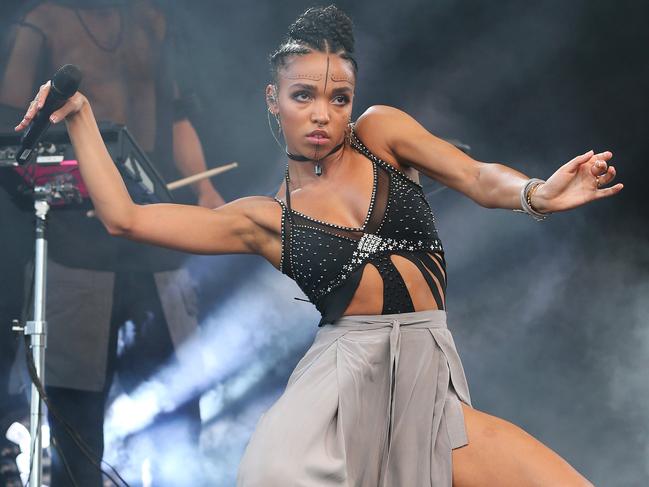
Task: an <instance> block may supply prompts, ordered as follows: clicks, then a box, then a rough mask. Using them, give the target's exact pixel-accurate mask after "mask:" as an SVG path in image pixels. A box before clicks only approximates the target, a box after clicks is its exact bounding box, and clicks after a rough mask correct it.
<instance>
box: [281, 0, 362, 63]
mask: <svg viewBox="0 0 649 487" xmlns="http://www.w3.org/2000/svg"><path fill="white" fill-rule="evenodd" d="M288 37H289V39H292V40H295V41H297V42H304V43H306V44H308V45H312V46H317V47H318V48H319V49H322V50H324V49H325V45H324V44H325V43H326V44H328V46H327V47H328V48H329V50H331V51H333V52H336V51H340V50H344V51H347V52H348V53H352V52H354V32H353V23H352V21H351V19H350V18H349V17H348V16H347V14H345V13H344V12H343V11H342V10H339V9H338V7H336V6H335V5H329V6H328V7H311V8H310V9H308V10H307V11H306V12H304V13H303V14H302V15H300V16H299V17H298V19H297V20H296V21H295V22H293V24H291V26H290V27H289V29H288Z"/></svg>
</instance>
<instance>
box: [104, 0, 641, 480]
mask: <svg viewBox="0 0 649 487" xmlns="http://www.w3.org/2000/svg"><path fill="white" fill-rule="evenodd" d="M168 3H170V4H171V2H168ZM310 5H311V3H310V2H300V1H296V0H291V1H285V2H261V1H259V0H257V1H252V0H242V1H240V2H236V3H230V4H227V5H224V4H221V3H219V4H214V2H207V1H205V0H202V1H199V0H194V1H191V2H177V3H176V2H175V3H173V5H170V6H169V8H172V9H173V10H174V12H175V15H174V18H175V19H176V20H177V21H178V25H177V28H178V31H179V34H180V35H181V36H182V38H183V41H184V43H185V44H184V45H185V49H186V50H185V56H184V57H183V64H182V65H181V68H182V70H183V73H184V83H185V84H186V86H188V87H189V88H192V89H194V90H195V91H196V92H197V93H198V95H199V97H200V99H201V102H202V111H201V112H200V113H198V114H196V115H195V117H194V120H193V121H194V123H195V125H196V126H197V129H198V131H199V134H200V135H201V138H202V141H203V143H204V146H205V150H206V154H207V156H208V164H210V165H212V166H216V165H218V164H222V163H225V162H229V161H232V160H236V161H238V162H239V163H240V167H239V169H237V171H234V172H230V173H227V174H225V175H223V176H222V177H221V178H220V179H217V180H216V184H217V186H218V187H219V189H221V190H222V192H223V194H224V195H225V196H226V198H228V199H233V198H236V197H240V196H245V195H249V194H272V193H273V192H274V191H275V189H276V187H277V185H278V183H279V181H280V179H281V175H282V170H283V164H284V159H283V158H282V154H281V151H280V150H279V148H278V147H277V146H276V145H275V142H274V140H273V139H272V137H271V135H270V133H269V131H268V126H267V121H266V107H265V104H264V96H263V90H264V87H265V84H266V83H267V81H268V79H269V75H268V68H267V62H266V59H267V55H268V54H269V53H270V52H271V51H272V50H273V49H274V48H275V47H276V46H277V45H278V44H279V42H280V41H281V39H282V36H283V35H284V33H285V31H286V27H287V26H288V24H289V23H290V22H292V21H293V20H294V18H295V17H296V16H297V15H298V14H299V13H301V12H302V11H303V10H304V9H305V8H306V7H308V6H310ZM338 5H339V6H340V7H342V8H343V9H345V10H346V11H347V12H348V13H349V14H350V15H351V16H352V18H353V19H354V21H355V23H356V37H357V58H358V61H359V64H360V77H359V82H358V87H357V93H356V100H355V109H354V114H355V116H358V115H360V114H361V113H362V112H363V111H364V109H365V108H366V107H367V106H370V105H372V104H389V105H394V106H397V107H399V108H401V109H403V110H405V111H407V112H408V113H410V114H412V115H413V116H415V118H417V119H418V120H419V121H420V122H421V123H422V124H423V125H425V126H426V127H427V128H428V129H429V130H431V131H432V132H433V133H435V134H436V135H439V136H441V137H447V138H455V139H459V140H461V141H462V142H465V143H467V144H469V145H470V146H471V147H472V149H473V152H472V155H473V156H474V157H475V158H476V159H479V160H483V161H501V162H504V163H506V164H508V165H511V166H513V167H515V168H517V169H519V170H521V171H522V172H524V173H526V174H528V175H530V176H537V177H542V178H545V177H548V176H549V175H550V174H551V173H552V171H554V169H556V168H557V167H558V166H559V165H560V164H562V163H564V162H565V161H567V160H569V159H571V158H572V157H574V156H575V155H577V154H580V153H583V152H585V151H586V150H588V149H590V148H594V149H596V150H603V149H610V150H612V151H613V152H614V154H615V157H614V164H615V165H616V168H617V169H618V174H619V178H620V180H621V181H623V182H624V183H625V186H626V187H625V189H624V191H623V192H622V194H621V195H620V196H618V197H616V198H614V199H611V200H605V201H599V202H596V203H594V204H592V205H590V206H589V207H586V208H581V209H578V210H576V211H572V212H569V213H565V214H558V215H553V216H552V217H550V218H549V219H548V220H547V221H544V222H541V223H537V222H534V221H531V220H530V219H529V218H526V217H525V216H523V215H520V214H514V213H512V212H506V211H503V210H486V209H483V208H480V207H478V206H476V205H475V204H473V203H472V202H471V201H469V200H468V199H466V198H465V197H463V196H461V195H459V194H457V193H455V192H453V191H450V190H443V191H439V192H436V193H435V194H434V195H433V196H431V198H430V202H431V205H432V207H433V209H434V210H435V212H436V215H437V221H438V229H439V232H440V236H441V238H442V240H443V242H444V246H445V249H446V254H447V262H448V267H449V289H448V292H449V295H448V313H449V324H450V328H451V330H452V331H453V334H454V337H455V340H456V343H457V346H458V349H459V352H460V355H461V357H462V358H463V362H464V366H465V370H466V373H467V377H468V380H469V385H470V387H471V395H472V399H473V402H474V406H475V407H477V408H478V409H481V410H485V411H487V412H489V413H491V414H495V415H497V416H500V417H503V418H505V419H508V420H510V421H512V422H514V423H516V424H518V425H520V426H522V427H523V428H524V429H526V430H527V431H529V432H530V433H531V434H533V435H534V436H536V437H537V438H539V439H540V440H541V441H543V442H544V443H546V444H547V445H548V446H550V447H551V448H553V449H554V450H556V451H557V452H558V453H560V454H561V455H562V456H564V457H565V458H566V459H567V460H568V461H569V462H570V463H572V464H573V465H574V466H575V467H576V468H577V469H578V470H580V471H581V472H582V473H583V474H584V475H586V476H587V477H588V478H589V479H590V480H591V481H592V482H593V483H594V484H595V485H601V486H611V487H626V486H641V485H647V484H648V483H649V408H647V406H646V405H647V404H648V403H649V385H648V384H647V381H646V378H645V377H646V371H647V370H649V301H648V299H647V296H648V293H649V280H648V277H649V245H648V237H649V232H648V231H647V223H648V222H647V213H646V212H647V204H646V189H645V188H646V181H649V178H647V175H648V174H647V173H648V172H649V171H648V170H647V161H646V150H645V149H646V147H645V145H646V142H645V141H646V134H647V124H646V113H649V110H648V108H649V107H647V101H648V97H646V95H645V91H646V86H647V80H648V79H649V76H647V74H648V73H647V71H648V69H649V63H647V62H646V49H647V46H648V45H649V42H648V41H649V39H648V29H647V28H646V26H645V25H644V24H645V23H646V19H647V18H648V15H647V14H648V13H649V12H647V10H648V8H647V5H646V4H641V3H640V2H631V1H626V2H625V1H621V2H616V3H613V2H607V1H605V0H590V1H587V0H575V1H572V2H564V1H558V0H547V1H540V2H534V3H530V2H518V1H514V0H500V1H496V2H481V1H477V0H439V1H436V2H428V1H424V0H404V1H401V2H388V1H384V0H376V1H373V2H349V1H344V2H338ZM189 265H190V268H191V269H192V270H193V271H194V275H195V276H196V277H197V279H198V280H199V282H200V284H201V289H202V293H203V299H202V303H203V320H202V323H203V326H202V331H201V334H200V335H199V336H198V337H196V339H195V340H193V341H191V342H189V343H188V344H187V346H186V348H184V349H183V351H182V352H181V353H180V361H179V365H177V366H174V367H171V366H170V367H168V368H166V369H164V370H163V371H162V372H161V374H160V376H159V377H158V378H157V379H156V380H154V381H152V382H151V383H147V384H143V385H142V387H141V388H140V389H139V390H138V391H136V392H135V393H134V394H133V395H132V396H130V397H128V398H127V397H126V396H119V397H118V398H117V400H116V401H115V402H114V403H113V405H112V408H111V409H110V411H109V419H108V421H107V423H106V434H107V442H108V444H107V456H108V458H109V460H110V459H114V460H116V461H117V466H118V468H122V467H123V468H124V469H126V472H127V474H128V475H130V477H129V476H127V478H142V477H147V475H150V474H149V473H147V465H148V464H147V463H146V462H144V464H142V463H139V464H134V465H131V464H129V462H128V457H129V456H131V455H132V457H133V458H145V459H147V458H153V457H158V458H163V459H164V461H165V462H166V463H167V464H168V466H169V468H168V472H167V474H168V475H171V476H173V475H175V476H176V478H177V484H178V485H188V483H192V485H198V481H199V476H200V475H199V474H198V473H197V472H199V471H200V472H203V474H204V478H203V479H202V480H204V481H205V482H206V483H208V484H209V485H211V486H216V487H227V486H231V485H233V483H234V476H235V474H236V469H237V465H238V462H239V459H240V457H241V453H242V452H243V449H244V447H245V444H246V442H247V441H248V438H249V436H250V433H251V431H252V430H253V428H254V426H255V423H256V421H257V420H258V418H259V416H260V414H261V413H262V412H263V411H264V410H265V409H266V408H268V407H269V406H270V405H271V404H272V402H273V401H274V400H275V399H276V398H277V396H278V395H279V394H280V393H281V392H282V390H283V388H284V385H285V384H286V380H287V378H288V376H289V374H290V372H291V370H292V368H293V367H294V366H295V364H296V363H297V360H298V359H299V357H300V356H301V355H302V353H304V351H305V350H306V348H307V347H308V346H309V343H310V340H311V337H312V336H313V334H314V333H315V331H316V329H315V325H316V323H317V319H318V317H317V314H316V313H315V311H314V309H313V308H312V307H311V306H310V305H308V304H305V303H302V302H298V301H295V300H293V297H294V296H300V294H299V290H298V289H297V288H296V287H295V286H294V285H293V284H292V283H290V282H289V281H288V280H287V279H286V278H285V277H284V276H281V275H280V274H279V273H277V272H275V271H273V270H272V268H271V267H270V266H269V265H268V264H267V263H265V262H262V261H261V259H258V258H254V257H248V256H235V257H216V258H212V257H210V258H206V257H197V258H194V259H192V260H191V261H190V264H189ZM192 394H200V395H201V396H202V401H201V410H202V416H203V421H204V430H203V434H202V453H201V456H200V458H196V459H195V461H196V462H197V463H191V462H189V463H184V464H182V465H179V463H180V462H179V461H177V459H178V457H179V456H181V455H179V454H178V452H179V451H180V452H182V451H183V446H182V438H176V437H174V436H173V434H172V433H173V432H172V433H170V434H169V435H168V436H167V440H166V441H164V442H161V443H158V444H154V445H152V444H146V443H143V444H139V445H135V444H129V445H128V448H129V449H128V451H126V453H124V450H123V449H124V444H125V443H124V441H125V439H126V438H128V437H130V436H131V435H133V434H135V433H137V432H138V431H139V430H141V429H143V428H147V427H148V425H150V424H151V421H152V420H153V419H154V417H155V415H156V414H157V413H159V412H164V411H165V410H168V409H173V407H175V406H176V405H179V404H182V402H183V401H184V400H186V399H187V398H188V397H189V396H191V395H192ZM125 405H126V406H127V411H128V412H127V413H124V412H121V411H123V409H120V408H122V407H124V406H125ZM134 411H137V412H138V414H137V415H135V414H134ZM138 449H139V450H141V451H139V452H138V451H136V450H138ZM185 457H186V456H185ZM174 458H175V459H176V460H174ZM143 474H146V475H143ZM154 482H155V479H154Z"/></svg>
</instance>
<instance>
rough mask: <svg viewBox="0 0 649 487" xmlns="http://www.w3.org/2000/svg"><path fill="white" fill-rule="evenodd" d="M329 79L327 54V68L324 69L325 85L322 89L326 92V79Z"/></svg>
mask: <svg viewBox="0 0 649 487" xmlns="http://www.w3.org/2000/svg"><path fill="white" fill-rule="evenodd" d="M328 79H329V56H327V69H326V70H325V85H324V91H325V93H326V92H327V80H328Z"/></svg>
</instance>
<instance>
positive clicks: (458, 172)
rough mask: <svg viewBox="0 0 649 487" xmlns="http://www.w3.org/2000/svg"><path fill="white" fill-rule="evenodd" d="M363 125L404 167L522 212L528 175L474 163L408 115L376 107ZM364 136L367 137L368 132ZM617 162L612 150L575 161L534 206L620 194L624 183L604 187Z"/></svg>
mask: <svg viewBox="0 0 649 487" xmlns="http://www.w3.org/2000/svg"><path fill="white" fill-rule="evenodd" d="M357 125H358V128H359V131H360V130H361V129H365V130H364V131H367V132H368V133H370V134H376V133H377V132H379V133H380V134H381V138H382V139H383V140H385V144H386V146H387V147H386V149H387V150H388V152H389V153H391V155H392V156H393V158H394V159H395V160H396V161H397V162H398V163H400V164H402V165H404V166H411V167H413V168H415V169H417V170H418V171H421V172H423V173H424V174H426V175H427V176H430V177H432V178H434V179H435V180H437V181H439V182H441V183H442V184H444V185H445V186H448V187H450V188H453V189H455V190H457V191H460V192H461V193H463V194H465V195H467V196H468V197H469V198H471V199H472V200H474V201H475V202H476V203H478V204H480V205H482V206H484V207H487V208H505V209H519V208H520V207H521V206H520V191H521V189H522V187H523V185H524V184H525V182H526V181H527V180H528V179H529V178H528V176H526V175H525V174H523V173H521V172H519V171H516V170H515V169H512V168H511V167H508V166H506V165H504V164H499V163H485V162H480V161H476V160H474V159H473V158H471V157H470V156H468V155H466V154H464V153H463V152H462V151H460V150H458V149H457V148H455V147H454V146H453V145H452V144H449V143H447V142H445V141H443V140H442V139H439V138H437V137H435V136H434V135H432V134H431V133H430V132H428V131H427V130H426V129H425V128H424V127H422V126H421V125H420V124H419V123H418V122H417V121H416V120H415V119H413V118H412V117H411V116H409V115H408V114H406V113H404V112H402V111H400V110H397V109H396V108H392V107H387V106H376V107H372V108H371V109H369V110H368V111H367V112H365V114H363V116H361V117H360V118H359V121H358V124H357ZM363 125H365V126H366V127H363ZM359 136H361V138H363V135H362V133H359ZM612 157H613V154H611V153H610V152H608V151H606V152H602V153H599V154H594V153H593V152H592V151H589V152H587V153H585V154H582V155H580V156H577V157H575V158H574V159H572V160H571V161H569V162H567V163H566V164H564V165H563V166H561V167H560V168H559V169H558V170H557V171H556V172H555V173H554V174H553V175H552V176H551V177H549V178H548V179H547V181H546V182H545V183H544V184H543V185H541V186H540V187H539V189H538V190H537V191H536V192H534V194H533V198H532V206H534V208H535V209H537V210H538V211H540V212H542V213H547V212H555V211H563V210H568V209H570V208H575V207H577V206H580V205H583V204H585V203H588V202H590V201H593V200H595V199H600V198H604V197H607V196H612V195H614V194H616V193H618V192H619V191H620V190H621V189H622V187H623V186H622V184H616V185H614V186H611V187H608V188H602V186H604V185H606V184H608V183H610V182H612V181H613V179H614V178H615V168H614V167H613V166H609V165H608V164H607V162H608V161H609V160H610V159H611V158H612ZM598 184H599V187H598Z"/></svg>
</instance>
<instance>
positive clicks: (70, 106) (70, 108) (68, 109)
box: [50, 91, 85, 123]
mask: <svg viewBox="0 0 649 487" xmlns="http://www.w3.org/2000/svg"><path fill="white" fill-rule="evenodd" d="M84 100H85V98H84V97H83V95H82V94H81V93H79V92H78V91H77V92H76V93H75V94H74V95H72V96H71V97H70V98H69V99H68V101H66V102H65V105H63V106H62V107H61V108H59V109H58V110H56V111H55V112H53V113H52V114H51V115H50V122H52V123H58V122H60V121H61V120H63V119H64V118H65V117H67V116H68V115H70V114H71V113H76V112H78V111H79V110H81V107H82V106H83V103H84Z"/></svg>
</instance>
